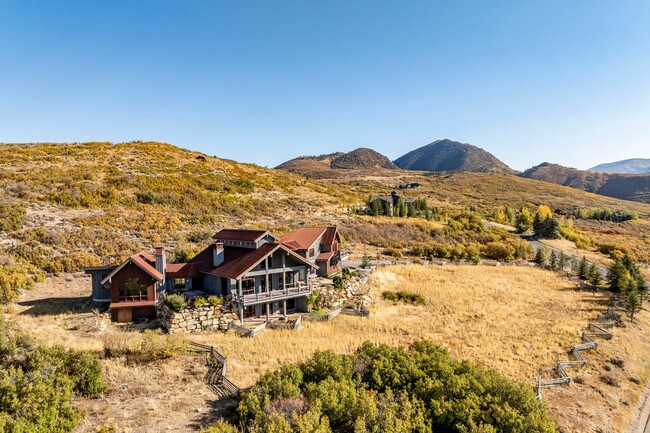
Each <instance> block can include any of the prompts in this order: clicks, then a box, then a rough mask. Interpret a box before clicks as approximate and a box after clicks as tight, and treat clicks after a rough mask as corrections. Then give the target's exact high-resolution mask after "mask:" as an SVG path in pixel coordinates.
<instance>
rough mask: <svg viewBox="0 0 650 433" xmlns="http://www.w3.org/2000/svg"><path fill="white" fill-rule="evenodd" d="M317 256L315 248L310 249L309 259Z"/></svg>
mask: <svg viewBox="0 0 650 433" xmlns="http://www.w3.org/2000/svg"><path fill="white" fill-rule="evenodd" d="M315 254H316V253H315V252H314V249H313V248H310V249H309V257H314V255H315Z"/></svg>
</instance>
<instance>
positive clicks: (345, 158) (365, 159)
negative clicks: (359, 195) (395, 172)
mask: <svg viewBox="0 0 650 433" xmlns="http://www.w3.org/2000/svg"><path fill="white" fill-rule="evenodd" d="M330 167H332V168H345V169H355V168H373V167H381V168H397V166H396V165H395V164H393V162H392V161H391V160H390V159H388V157H386V156H384V155H382V154H381V153H379V152H377V151H374V150H372V149H368V148H366V147H360V148H358V149H354V150H353V151H352V152H348V153H344V154H342V155H341V156H339V157H337V158H335V159H334V160H332V162H331V163H330Z"/></svg>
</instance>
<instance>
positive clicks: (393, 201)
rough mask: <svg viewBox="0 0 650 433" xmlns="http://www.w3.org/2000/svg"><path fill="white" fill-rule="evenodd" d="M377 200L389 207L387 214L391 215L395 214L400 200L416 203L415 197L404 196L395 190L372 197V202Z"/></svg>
mask: <svg viewBox="0 0 650 433" xmlns="http://www.w3.org/2000/svg"><path fill="white" fill-rule="evenodd" d="M375 200H380V201H382V202H383V204H384V205H385V208H386V209H387V212H386V214H387V215H389V216H394V212H395V209H396V208H397V204H398V203H399V201H400V200H402V202H404V204H406V205H408V204H413V203H415V199H414V198H406V197H402V196H400V195H399V194H398V193H396V192H395V191H393V192H391V193H390V195H379V196H376V197H372V199H371V200H370V202H371V203H372V202H373V201H375Z"/></svg>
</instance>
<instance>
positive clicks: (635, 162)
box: [588, 158, 650, 174]
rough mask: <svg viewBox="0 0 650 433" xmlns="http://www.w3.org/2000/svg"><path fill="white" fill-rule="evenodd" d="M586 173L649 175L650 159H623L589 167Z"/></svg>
mask: <svg viewBox="0 0 650 433" xmlns="http://www.w3.org/2000/svg"><path fill="white" fill-rule="evenodd" d="M588 171H599V172H603V173H623V174H650V158H633V159H624V160H623V161H616V162H608V163H605V164H599V165H597V166H595V167H591V168H590V169H589V170H588Z"/></svg>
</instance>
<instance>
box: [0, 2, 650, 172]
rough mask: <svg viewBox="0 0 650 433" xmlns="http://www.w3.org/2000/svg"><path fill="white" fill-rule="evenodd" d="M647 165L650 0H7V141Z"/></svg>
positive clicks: (258, 157) (251, 156)
mask: <svg viewBox="0 0 650 433" xmlns="http://www.w3.org/2000/svg"><path fill="white" fill-rule="evenodd" d="M441 138H450V139H453V140H458V141H462V142H467V143H471V144H474V145H477V146H480V147H483V148H485V149H486V150H488V151H490V152H491V153H493V154H494V155H495V156H497V157H498V158H500V159H501V160H503V161H504V162H505V163H507V164H509V165H510V166H512V167H513V168H516V169H521V170H523V169H526V168H528V167H530V166H532V165H535V164H538V163H540V162H542V161H551V162H558V163H562V164H565V165H570V166H574V167H578V168H588V167H590V166H592V165H596V164H598V163H601V162H609V161H614V160H619V159H625V158H631V157H646V158H648V157H650V2H648V1H647V0H640V1H608V2H604V1H566V0H562V1H553V0H548V1H538V2H528V1H512V2H507V1H478V0H477V1H471V2H470V1H447V2H434V1H422V2H419V1H408V2H403V1H392V2H387V1H378V0H373V1H350V0H347V1H334V0H328V1H322V2H315V1H270V0H268V1H234V0H233V1H216V0H214V1H204V2H202V1H169V2H166V1H135V0H131V1H104V2H100V1H90V0H88V1H63V0H62V1H43V2H34V1H28V0H16V1H6V0H0V142H42V141H54V142H69V141H99V140H101V141H130V140H158V141H165V142H169V143H173V144H176V145H178V146H182V147H186V148H190V149H193V150H200V151H202V152H205V153H207V154H210V155H216V156H220V157H225V158H230V159H235V160H239V161H246V162H256V163H258V164H261V165H266V166H275V165H277V164H278V163H281V162H282V161H284V160H286V159H290V158H292V157H294V156H298V155H306V154H320V153H326V152H332V151H337V150H341V151H345V150H352V149H354V148H357V147H371V148H373V149H375V150H377V151H379V152H382V153H384V154H385V155H387V156H389V157H390V158H391V159H394V158H397V157H398V156H400V155H402V154H404V153H406V152H407V151H410V150H412V149H414V148H417V147H420V146H422V145H425V144H427V143H429V142H431V141H434V140H436V139H441Z"/></svg>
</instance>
